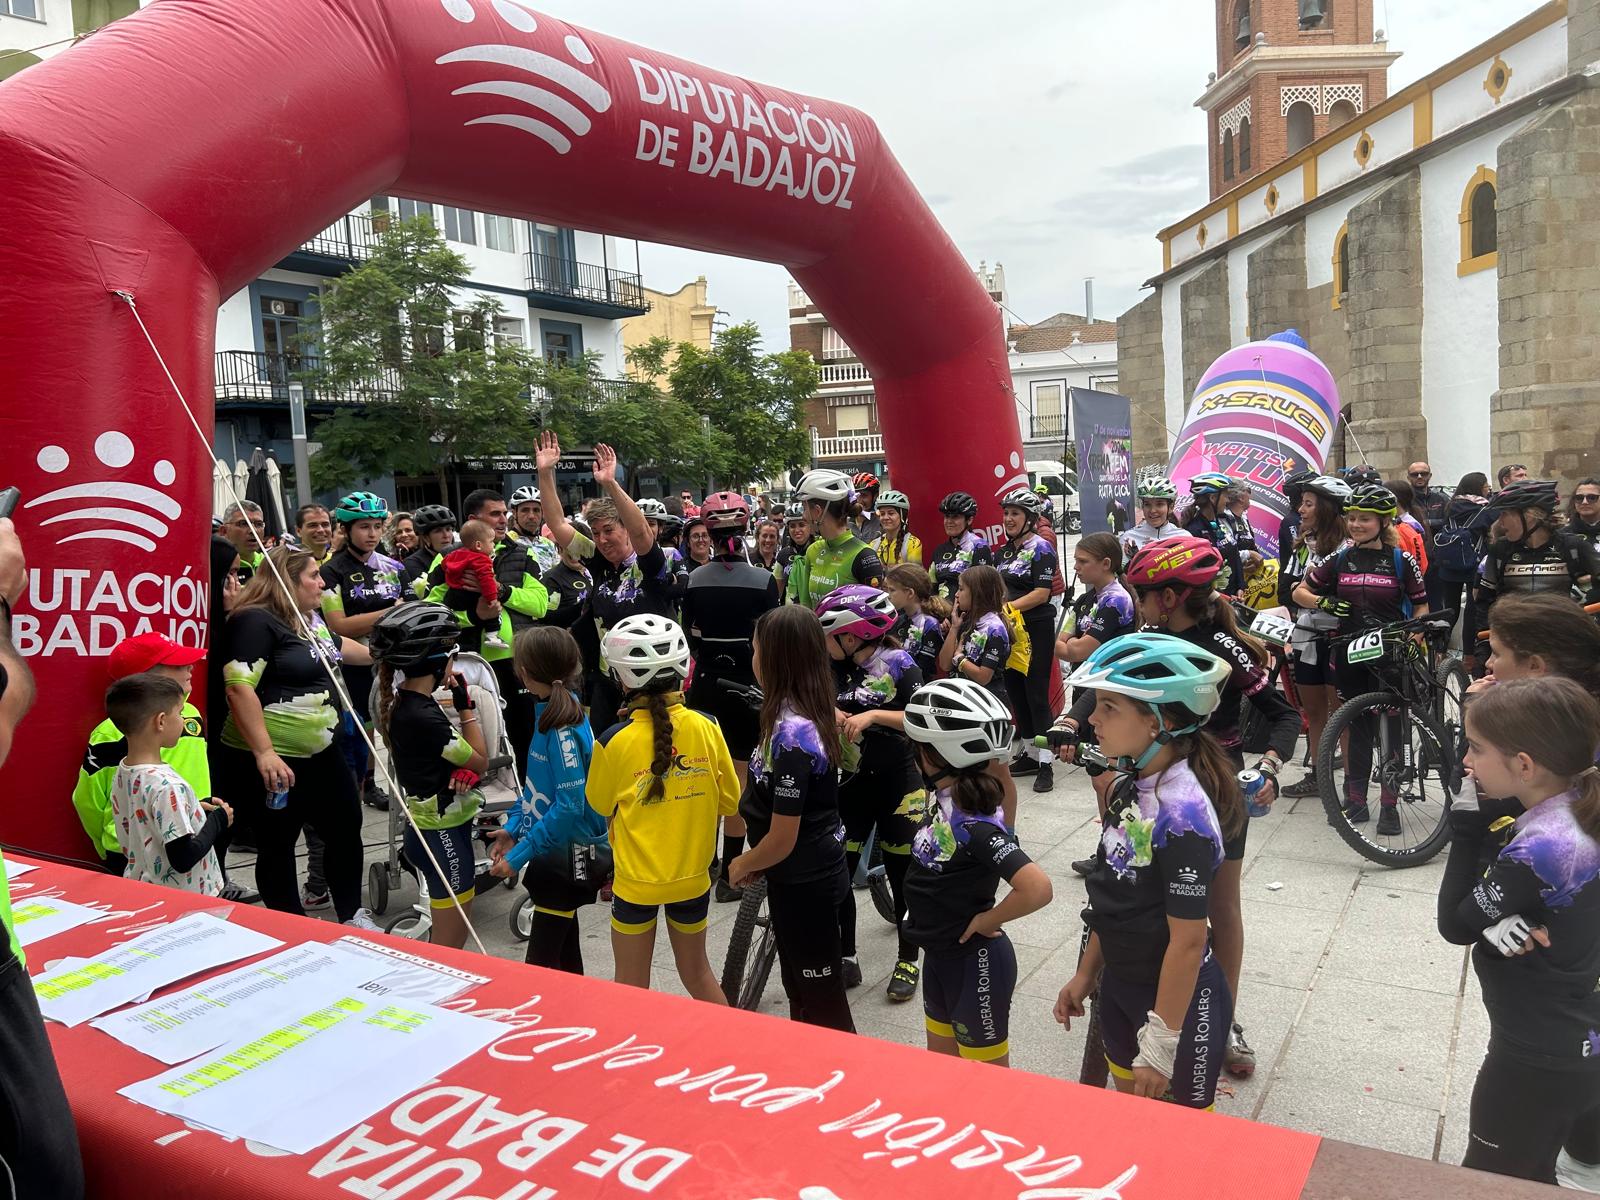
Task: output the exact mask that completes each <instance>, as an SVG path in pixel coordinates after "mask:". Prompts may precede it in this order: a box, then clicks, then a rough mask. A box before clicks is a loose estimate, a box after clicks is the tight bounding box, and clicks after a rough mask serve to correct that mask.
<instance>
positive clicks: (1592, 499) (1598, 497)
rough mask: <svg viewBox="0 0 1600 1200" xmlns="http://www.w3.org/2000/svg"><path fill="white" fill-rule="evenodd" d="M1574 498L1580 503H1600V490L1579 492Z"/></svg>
mask: <svg viewBox="0 0 1600 1200" xmlns="http://www.w3.org/2000/svg"><path fill="white" fill-rule="evenodd" d="M1573 499H1574V500H1576V501H1577V502H1578V503H1579V504H1600V492H1579V493H1578V494H1577V495H1576V496H1574V497H1573Z"/></svg>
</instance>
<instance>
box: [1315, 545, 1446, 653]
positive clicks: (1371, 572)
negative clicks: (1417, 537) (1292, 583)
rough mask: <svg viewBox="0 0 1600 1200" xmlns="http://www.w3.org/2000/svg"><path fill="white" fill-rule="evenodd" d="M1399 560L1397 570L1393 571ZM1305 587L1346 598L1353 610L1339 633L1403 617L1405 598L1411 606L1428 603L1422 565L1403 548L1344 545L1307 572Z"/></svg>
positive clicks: (1343, 622) (1342, 624) (1343, 619)
mask: <svg viewBox="0 0 1600 1200" xmlns="http://www.w3.org/2000/svg"><path fill="white" fill-rule="evenodd" d="M1397 562H1398V564H1399V567H1400V570H1399V572H1396V570H1395V565H1396V563H1397ZM1305 585H1306V587H1308V588H1310V589H1311V590H1312V591H1313V592H1315V593H1316V594H1317V595H1319V596H1337V597H1338V598H1339V599H1340V600H1348V601H1349V602H1350V605H1351V607H1352V608H1353V609H1354V610H1355V611H1353V612H1352V613H1351V614H1350V615H1349V616H1348V617H1343V618H1341V619H1340V621H1339V628H1340V630H1341V632H1349V631H1350V630H1353V629H1361V628H1364V627H1365V626H1367V625H1369V624H1370V623H1371V622H1372V621H1374V620H1376V621H1379V622H1381V623H1384V624H1388V623H1389V622H1392V621H1402V620H1404V619H1405V601H1407V600H1409V601H1410V602H1411V605H1412V607H1413V608H1415V607H1416V606H1417V605H1422V604H1426V603H1427V602H1428V593H1427V589H1426V588H1424V587H1423V584H1422V568H1420V567H1419V566H1417V560H1416V559H1414V558H1412V557H1411V555H1409V554H1407V553H1406V552H1405V551H1404V550H1398V549H1396V548H1395V547H1393V546H1379V547H1377V548H1376V549H1371V548H1367V547H1363V546H1347V547H1345V548H1343V549H1341V550H1339V551H1338V552H1337V553H1336V554H1333V555H1331V556H1330V557H1328V558H1326V559H1324V560H1323V561H1322V562H1320V563H1318V564H1317V565H1316V566H1314V567H1312V568H1311V569H1310V570H1309V571H1307V572H1306V578H1305Z"/></svg>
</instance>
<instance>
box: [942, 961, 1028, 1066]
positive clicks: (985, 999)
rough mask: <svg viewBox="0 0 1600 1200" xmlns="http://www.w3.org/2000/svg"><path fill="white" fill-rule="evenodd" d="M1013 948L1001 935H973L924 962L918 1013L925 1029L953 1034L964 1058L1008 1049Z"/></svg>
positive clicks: (989, 1057)
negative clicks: (925, 1026) (920, 1009)
mask: <svg viewBox="0 0 1600 1200" xmlns="http://www.w3.org/2000/svg"><path fill="white" fill-rule="evenodd" d="M1016 986H1017V952H1016V950H1015V949H1014V948H1013V947H1012V945H1011V939H1010V938H1008V937H1007V936H1006V935H1005V934H1003V933H1002V934H1001V935H1000V936H999V937H994V938H990V937H983V936H982V935H981V934H980V935H977V936H974V937H973V938H972V939H971V940H970V941H969V942H968V943H967V944H966V945H964V946H959V947H957V948H956V949H954V950H929V951H927V952H926V953H925V954H924V955H923V960H922V1016H923V1021H924V1022H925V1023H926V1025H927V1028H928V1032H929V1033H932V1034H936V1035H937V1036H939V1037H953V1038H955V1040H956V1048H957V1049H958V1050H959V1051H960V1052H961V1057H962V1058H974V1059H977V1060H978V1061H979V1062H992V1061H993V1060H995V1059H997V1058H1000V1057H1002V1056H1004V1055H1005V1054H1007V1053H1009V1052H1010V1049H1011V1043H1010V1041H1009V1037H1010V1023H1011V993H1012V992H1013V991H1014V990H1015V989H1016Z"/></svg>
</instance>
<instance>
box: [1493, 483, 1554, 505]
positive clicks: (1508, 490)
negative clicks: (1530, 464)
mask: <svg viewBox="0 0 1600 1200" xmlns="http://www.w3.org/2000/svg"><path fill="white" fill-rule="evenodd" d="M1559 501H1560V497H1559V494H1558V492H1557V489H1556V481H1555V480H1554V479H1519V480H1517V482H1516V483H1508V484H1506V486H1505V487H1503V488H1501V489H1500V490H1499V491H1498V492H1496V493H1495V494H1494V495H1492V496H1490V497H1489V507H1490V508H1492V509H1496V510H1498V511H1500V512H1519V511H1521V510H1522V509H1525V508H1539V509H1543V510H1544V511H1545V512H1547V513H1553V512H1555V511H1556V506H1557V504H1558V503H1559Z"/></svg>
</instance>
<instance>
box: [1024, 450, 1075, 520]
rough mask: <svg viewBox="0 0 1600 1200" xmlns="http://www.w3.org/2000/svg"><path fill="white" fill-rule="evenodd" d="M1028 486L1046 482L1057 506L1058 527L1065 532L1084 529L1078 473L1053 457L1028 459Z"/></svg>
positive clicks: (1051, 500) (1045, 484) (1052, 499)
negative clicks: (1080, 508)
mask: <svg viewBox="0 0 1600 1200" xmlns="http://www.w3.org/2000/svg"><path fill="white" fill-rule="evenodd" d="M1027 465H1028V486H1029V487H1038V486H1039V485H1040V484H1041V483H1042V484H1044V486H1045V490H1046V491H1048V492H1049V493H1050V502H1051V503H1052V504H1054V505H1055V507H1056V517H1057V520H1056V528H1057V529H1059V530H1061V532H1063V533H1080V532H1082V530H1083V513H1082V512H1081V511H1079V507H1078V474H1077V472H1076V471H1069V470H1067V469H1066V467H1064V466H1062V465H1061V463H1059V462H1056V461H1053V460H1051V459H1029V460H1028V464H1027Z"/></svg>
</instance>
